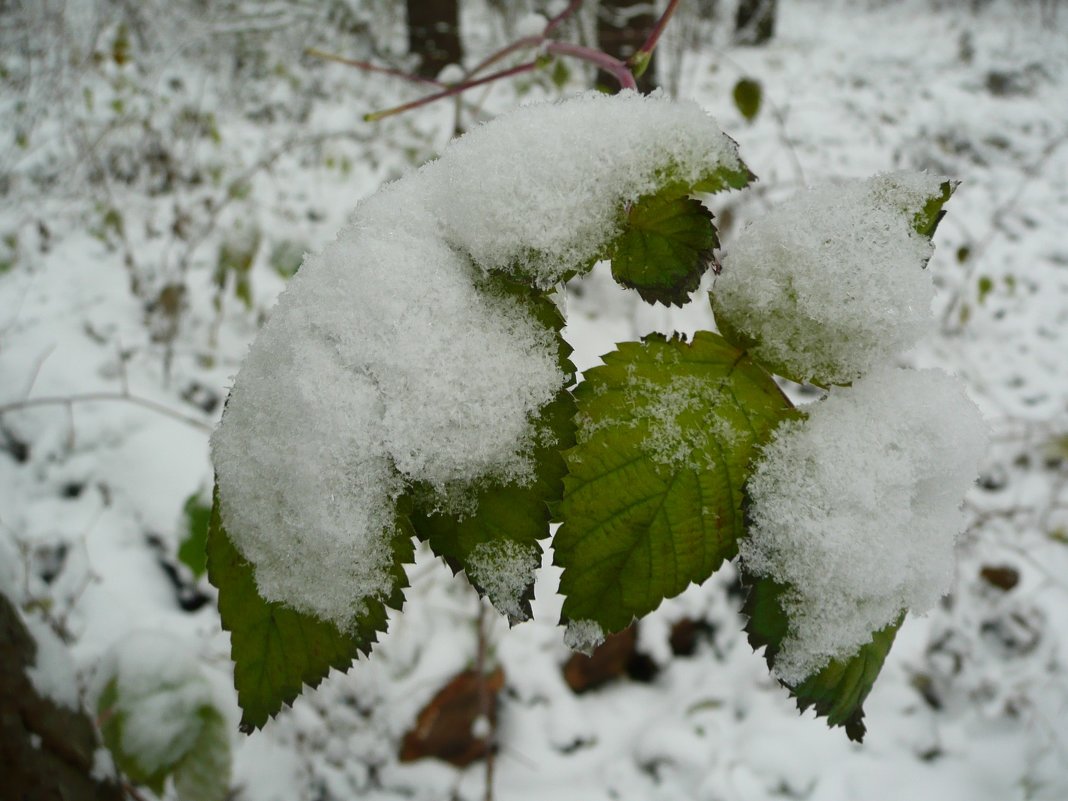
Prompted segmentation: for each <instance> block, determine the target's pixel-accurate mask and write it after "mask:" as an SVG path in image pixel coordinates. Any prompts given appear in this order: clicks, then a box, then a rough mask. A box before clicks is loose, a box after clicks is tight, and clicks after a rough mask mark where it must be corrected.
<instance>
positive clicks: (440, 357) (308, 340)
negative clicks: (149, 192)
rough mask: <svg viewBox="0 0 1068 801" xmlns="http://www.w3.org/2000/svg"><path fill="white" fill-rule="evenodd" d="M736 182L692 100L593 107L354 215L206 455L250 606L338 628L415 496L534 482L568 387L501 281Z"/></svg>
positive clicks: (465, 495) (262, 339)
mask: <svg viewBox="0 0 1068 801" xmlns="http://www.w3.org/2000/svg"><path fill="white" fill-rule="evenodd" d="M605 132H610V135H606V133H605ZM748 178H749V173H748V170H746V169H745V167H744V165H742V164H741V162H740V161H739V160H738V157H737V153H736V149H735V146H734V143H733V142H731V141H730V140H729V139H728V138H727V137H726V136H725V135H724V134H722V133H721V132H720V131H719V129H718V128H717V127H716V124H715V122H714V121H713V120H712V119H711V118H710V117H708V116H707V115H705V114H704V112H702V111H701V110H700V108H699V107H698V106H696V105H695V104H692V103H691V104H678V103H675V102H673V101H671V100H669V99H667V98H666V97H663V96H656V97H652V98H649V97H642V96H640V95H637V94H633V93H629V94H624V95H623V96H620V97H614V98H607V97H604V96H602V95H599V94H598V93H588V94H585V95H581V96H579V97H577V98H575V99H573V100H570V101H567V102H563V103H559V104H544V105H540V106H537V107H536V108H535V107H528V108H525V109H521V110H519V111H517V112H515V113H514V114H511V115H506V116H505V117H502V118H499V119H498V120H495V121H494V122H492V123H490V124H487V125H484V126H482V127H480V128H478V129H477V130H475V131H474V132H472V133H471V134H468V135H467V136H465V137H463V138H462V139H460V140H459V141H458V142H456V143H454V144H453V145H452V146H451V147H450V148H449V149H447V150H446V152H445V154H444V155H443V156H442V157H441V159H439V160H438V161H436V162H432V163H430V164H428V165H426V166H425V167H423V168H422V169H420V170H419V171H417V172H415V173H413V174H410V175H408V176H407V177H405V178H403V179H401V180H400V181H397V182H396V183H394V184H392V185H390V186H387V187H386V188H384V189H383V190H381V191H380V192H378V193H377V194H376V195H374V196H373V197H371V198H370V199H368V200H366V201H364V202H363V203H361V204H360V205H359V207H358V208H357V209H356V213H355V215H354V218H353V221H352V223H351V225H350V226H349V227H348V228H346V229H345V230H343V231H342V232H341V233H340V234H339V236H338V238H337V240H336V241H335V242H333V243H332V244H331V245H329V246H328V247H326V248H325V249H324V251H323V252H322V253H321V254H319V255H315V256H311V257H309V258H308V259H307V260H306V262H305V264H304V266H303V267H302V268H301V270H300V271H299V272H298V274H297V275H296V276H295V278H294V279H293V280H292V282H291V283H290V285H289V287H288V288H287V289H286V291H285V292H284V293H283V295H282V297H281V298H280V300H279V303H278V306H277V307H276V309H275V310H274V312H273V314H272V316H271V319H270V320H269V322H268V323H267V324H266V326H265V327H264V329H263V331H262V332H261V333H260V335H259V337H258V338H257V340H256V342H255V343H254V344H253V346H252V349H251V351H250V353H249V355H248V358H247V359H246V361H245V363H244V365H243V367H242V369H241V371H240V373H239V374H238V376H237V378H236V380H235V382H234V386H233V389H232V392H231V394H230V398H229V401H228V404H227V408H226V411H225V413H224V415H223V420H222V423H221V425H220V427H219V429H218V431H217V432H216V433H215V435H214V437H213V438H212V449H213V459H214V463H215V468H216V475H217V481H218V489H219V499H220V501H219V502H220V510H221V518H222V522H223V525H224V527H225V529H226V530H227V532H228V534H229V536H230V537H231V538H232V541H233V543H234V545H235V546H236V548H237V549H238V550H239V551H240V552H241V554H242V555H243V556H244V557H245V558H247V559H248V560H249V561H250V562H251V563H252V565H253V566H254V567H255V575H256V583H257V588H258V590H259V593H260V594H261V596H262V597H263V598H264V599H266V600H268V601H278V602H281V603H283V604H286V605H288V606H290V607H292V608H294V609H296V610H298V611H300V612H304V613H309V614H312V615H315V616H317V617H319V618H321V619H324V620H328V621H331V622H333V623H335V624H337V626H338V627H339V628H340V629H342V630H343V631H345V630H348V629H350V628H352V627H353V625H354V621H355V620H356V618H357V617H358V616H359V615H360V614H361V613H362V612H363V611H365V608H366V607H365V604H364V603H362V602H361V601H366V600H367V599H371V598H374V599H383V598H384V597H385V596H386V595H388V594H389V593H390V591H391V589H392V587H393V584H394V577H393V575H392V574H391V572H390V571H391V567H392V563H393V560H394V559H395V556H394V551H393V549H392V547H391V544H390V543H391V537H392V535H393V534H394V532H395V531H396V527H397V524H398V520H397V516H396V515H397V513H396V505H397V502H398V499H399V498H400V497H401V496H402V495H403V494H404V493H405V492H406V491H407V490H408V489H409V488H410V487H413V486H418V488H419V497H420V499H422V498H423V497H424V496H425V495H426V494H427V493H426V492H425V490H426V488H429V489H430V491H431V493H430V494H431V496H434V494H435V493H436V498H437V500H436V501H435V502H436V503H438V505H439V508H440V509H442V510H447V511H449V512H450V513H460V514H469V515H470V514H474V513H475V512H476V511H477V510H476V509H473V508H469V507H470V506H471V505H472V504H476V503H477V499H476V500H472V498H473V497H474V495H475V493H473V492H467V491H468V490H471V489H477V488H476V486H475V485H476V483H477V482H483V483H484V482H486V481H496V482H498V483H501V482H505V483H506V482H511V483H514V484H517V485H520V486H523V485H530V484H533V483H534V481H535V472H536V471H535V467H536V466H535V464H534V459H533V456H532V452H533V450H534V447H535V441H536V433H537V432H536V431H535V428H536V426H535V425H534V424H533V423H532V420H534V419H535V418H536V417H537V415H538V413H539V411H540V410H541V409H543V408H544V407H546V406H547V404H549V403H550V402H551V401H552V400H553V399H554V398H555V397H556V396H557V394H558V392H559V391H560V390H561V388H562V387H563V385H564V384H565V383H566V381H567V379H568V376H567V374H566V373H565V371H564V370H562V367H561V363H560V361H559V354H560V349H559V339H558V334H557V332H556V331H555V330H553V329H552V327H551V326H547V325H546V323H545V321H544V320H543V319H542V320H539V318H538V316H537V310H536V309H535V308H534V303H532V302H531V301H530V300H529V299H528V298H527V297H522V296H521V293H520V294H517V293H516V292H515V291H514V287H510V282H509V281H508V280H507V278H506V277H505V276H502V275H501V274H500V273H502V272H503V273H505V274H506V275H508V276H511V277H513V278H514V277H517V276H518V277H521V278H523V279H525V283H528V284H533V285H536V286H539V287H542V288H545V287H547V286H551V285H552V284H554V283H556V282H557V281H558V280H559V279H560V278H562V277H563V276H565V275H566V274H568V273H570V272H577V271H581V270H583V269H587V268H588V267H589V266H590V263H591V262H592V261H593V260H594V259H595V258H597V257H598V256H600V255H604V254H605V252H606V251H607V249H608V248H609V245H610V244H611V242H612V240H613V239H614V238H615V237H617V236H618V235H619V234H620V233H621V231H622V230H623V228H624V226H625V223H626V220H627V215H626V208H627V204H629V203H631V202H633V201H635V200H637V199H638V198H639V197H640V196H642V195H643V194H646V193H652V192H663V191H669V193H673V194H674V195H679V196H682V195H685V194H687V193H688V192H689V191H697V190H702V191H705V190H707V191H711V190H714V189H718V188H724V187H726V186H728V185H732V186H733V185H742V184H744V183H745V182H746V181H747V180H748ZM457 498H459V499H460V502H459V503H457ZM422 502H423V501H422V500H420V503H422ZM465 503H466V505H465ZM487 587H488V584H487ZM498 589H499V590H500V592H499V593H498V594H499V595H501V597H502V598H505V597H506V596H508V593H507V592H506V591H505V588H498Z"/></svg>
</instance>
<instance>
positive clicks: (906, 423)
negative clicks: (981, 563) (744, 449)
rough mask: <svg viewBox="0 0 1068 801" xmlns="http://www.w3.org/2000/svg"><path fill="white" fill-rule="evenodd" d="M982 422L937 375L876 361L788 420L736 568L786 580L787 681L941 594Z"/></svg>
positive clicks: (753, 484)
mask: <svg viewBox="0 0 1068 801" xmlns="http://www.w3.org/2000/svg"><path fill="white" fill-rule="evenodd" d="M986 440H987V434H986V425H985V423H984V422H983V418H982V416H981V414H980V412H979V410H978V409H977V408H976V407H975V405H974V404H973V403H972V402H971V401H970V400H969V399H968V397H967V396H966V395H965V393H964V390H963V388H962V386H961V384H960V383H959V382H958V381H957V380H956V379H954V378H952V377H950V376H949V375H948V374H946V373H944V372H942V371H940V370H918V371H917V370H905V369H899V368H882V369H879V370H876V371H875V372H873V373H871V374H870V375H868V376H866V377H865V378H863V379H861V380H860V381H858V382H857V383H856V384H854V385H853V386H852V387H851V388H835V389H833V390H832V391H831V394H830V396H829V397H828V398H826V399H825V400H823V401H820V402H818V403H816V404H814V405H813V406H811V407H809V415H808V418H807V419H806V420H803V421H787V422H785V423H783V424H782V425H781V426H780V427H779V428H778V429H777V431H776V433H775V436H774V438H773V440H772V441H771V442H770V443H769V444H768V445H767V446H766V447H765V448H764V450H763V453H762V455H761V456H760V458H759V461H758V462H757V464H756V466H755V468H754V472H753V476H752V478H751V479H750V481H749V484H748V489H749V494H750V497H751V499H752V506H751V509H750V514H751V516H752V521H753V522H752V526H751V527H750V530H749V537H748V538H747V539H744V540H742V542H741V543H740V545H739V551H740V553H741V556H742V559H743V561H744V562H745V564H746V566H747V567H748V569H749V570H750V571H752V572H753V573H755V574H757V575H760V576H770V577H771V578H773V579H775V580H776V581H778V582H780V583H784V584H787V585H789V586H790V588H791V589H790V590H789V591H788V593H787V596H786V601H785V606H786V610H785V611H786V612H787V614H788V615H789V617H790V621H791V628H790V632H789V634H788V635H787V637H786V639H785V640H784V642H783V646H782V650H781V651H780V653H779V655H778V657H777V658H776V662H775V671H776V673H778V675H779V677H780V678H782V679H783V680H784V681H786V682H787V683H791V684H796V683H798V682H800V681H802V680H803V679H804V678H805V677H807V676H809V675H811V674H813V673H814V672H815V671H817V670H818V669H820V668H821V667H823V666H824V665H825V664H827V662H828V661H829V660H831V659H843V658H847V657H849V656H851V655H852V654H854V653H856V651H857V650H858V649H859V648H860V646H862V645H864V644H865V643H866V642H868V641H869V640H870V638H871V633H872V632H873V631H877V630H879V629H881V628H883V627H884V626H886V625H888V624H889V623H891V622H893V621H894V620H896V619H897V617H898V615H899V614H900V613H901V612H903V611H905V610H908V609H910V610H912V611H914V612H924V611H927V610H928V609H930V608H931V607H932V606H933V605H934V604H935V603H936V602H937V601H938V599H939V598H940V597H941V596H942V595H943V594H945V592H947V590H948V589H949V584H950V580H951V579H952V575H953V565H954V541H955V538H956V536H957V534H958V533H959V532H960V531H961V529H962V528H963V525H964V516H963V514H962V512H961V510H960V505H961V499H962V498H963V497H964V493H965V492H966V491H967V490H968V488H969V487H970V486H971V485H972V483H973V482H974V480H975V478H976V475H977V472H978V462H979V459H980V458H981V457H982V455H983V453H984V451H985V449H986Z"/></svg>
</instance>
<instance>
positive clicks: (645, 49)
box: [627, 0, 679, 78]
mask: <svg viewBox="0 0 1068 801" xmlns="http://www.w3.org/2000/svg"><path fill="white" fill-rule="evenodd" d="M678 7H679V0H670V2H669V3H668V4H667V8H665V9H664V13H663V14H661V15H660V19H658V20H657V21H656V23H655V24H654V25H653V29H652V30H651V31H650V32H649V36H648V37H647V38H646V40H645V43H644V44H642V46H641V47H639V48H638V49H637V50H636V51H635V52H634V54H633V55H631V57H630V58H628V59H627V67H628V68H629V69H630V71H631V72H632V73H633V74H634V75H635V76H636V77H639V78H640V77H641V76H642V74H643V73H644V72H645V70H646V69H647V68H648V67H649V62H650V61H652V59H653V50H655V49H656V45H657V43H658V42H659V41H660V35H661V34H662V33H663V32H664V28H666V27H667V24H668V22H670V21H671V17H672V15H673V14H674V13H675V10H676V9H677V8H678Z"/></svg>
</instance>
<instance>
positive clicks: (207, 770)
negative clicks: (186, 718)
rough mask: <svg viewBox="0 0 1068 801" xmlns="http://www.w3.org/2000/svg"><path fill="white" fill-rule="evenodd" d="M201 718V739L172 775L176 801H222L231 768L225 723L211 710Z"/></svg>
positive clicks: (225, 795) (205, 709) (228, 784)
mask: <svg viewBox="0 0 1068 801" xmlns="http://www.w3.org/2000/svg"><path fill="white" fill-rule="evenodd" d="M200 717H201V719H202V720H203V726H202V728H201V730H200V736H199V737H198V738H197V740H196V742H195V743H194V744H193V747H192V748H190V749H189V753H188V754H186V757H185V759H183V760H182V762H181V764H179V765H178V767H177V768H176V769H175V771H174V789H175V791H176V792H177V794H178V799H179V801H225V799H226V798H227V796H228V794H229V791H230V773H231V767H232V765H231V762H232V759H231V754H230V737H229V734H228V733H227V727H226V721H225V720H223V717H222V715H220V714H219V713H218V712H217V711H216V710H215V709H213V708H211V707H204V708H202V709H201V710H200Z"/></svg>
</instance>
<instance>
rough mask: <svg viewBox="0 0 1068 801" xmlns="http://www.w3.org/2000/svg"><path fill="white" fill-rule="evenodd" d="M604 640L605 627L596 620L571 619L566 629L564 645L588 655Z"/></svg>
mask: <svg viewBox="0 0 1068 801" xmlns="http://www.w3.org/2000/svg"><path fill="white" fill-rule="evenodd" d="M603 642H604V629H602V628H601V624H600V623H598V622H597V621H596V620H571V621H568V624H567V629H565V630H564V645H566V646H567V647H568V648H570V649H571V650H572V651H580V652H582V653H584V654H586V655H587V656H589V655H590V654H592V653H593V649H594V648H596V647H597V646H598V645H600V644H601V643H603Z"/></svg>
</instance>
